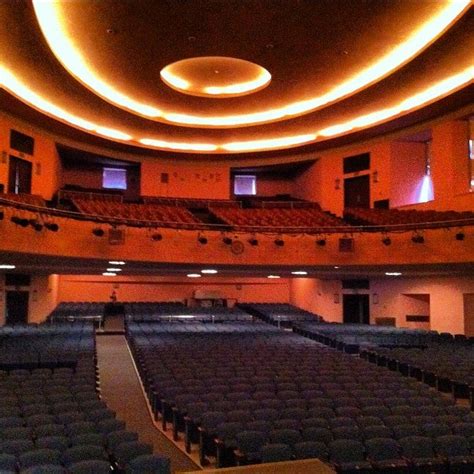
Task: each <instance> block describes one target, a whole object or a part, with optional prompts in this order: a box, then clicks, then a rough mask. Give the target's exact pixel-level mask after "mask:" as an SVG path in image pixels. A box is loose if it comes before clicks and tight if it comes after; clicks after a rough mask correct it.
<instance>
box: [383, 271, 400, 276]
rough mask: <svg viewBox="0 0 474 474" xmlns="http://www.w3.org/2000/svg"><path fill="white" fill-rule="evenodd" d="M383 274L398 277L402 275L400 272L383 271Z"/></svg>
mask: <svg viewBox="0 0 474 474" xmlns="http://www.w3.org/2000/svg"><path fill="white" fill-rule="evenodd" d="M385 275H387V276H395V277H398V276H400V275H402V272H385Z"/></svg>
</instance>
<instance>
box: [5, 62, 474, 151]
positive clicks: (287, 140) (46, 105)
mask: <svg viewBox="0 0 474 474" xmlns="http://www.w3.org/2000/svg"><path fill="white" fill-rule="evenodd" d="M473 82H474V66H470V67H468V68H467V69H465V70H463V71H461V72H459V73H457V74H455V75H453V76H450V77H448V78H446V79H444V80H442V81H440V82H438V83H436V84H434V85H432V86H431V87H428V88H427V89H425V90H423V91H422V92H419V93H418V94H415V95H413V96H411V97H409V98H407V99H405V100H403V101H402V102H401V103H399V104H398V105H396V106H394V107H389V108H387V109H381V110H378V111H376V112H372V113H370V114H367V115H362V116H359V117H357V118H355V119H352V120H349V121H348V122H344V123H341V124H336V125H332V126H330V127H326V128H324V129H322V130H319V131H316V132H314V133H309V134H305V135H295V136H287V137H278V138H267V139H263V140H253V141H241V142H231V143H223V144H204V143H186V142H169V141H167V140H163V139H155V138H134V137H132V136H130V135H128V134H127V133H124V132H122V131H120V130H114V129H110V128H107V127H103V126H99V125H97V124H93V123H91V122H89V121H87V120H84V119H82V118H81V117H78V116H76V115H72V114H70V113H69V112H66V111H65V110H63V109H61V108H60V107H58V106H56V105H54V104H53V103H51V102H49V101H48V100H46V99H44V98H43V97H41V96H40V95H38V94H36V93H35V92H34V91H32V90H31V89H30V88H29V87H28V86H26V85H25V84H23V83H22V82H21V81H20V80H19V79H17V78H16V77H15V75H14V74H13V73H12V72H10V71H9V70H7V69H6V68H5V67H3V66H2V65H1V64H0V87H3V88H4V89H5V90H7V91H8V92H10V93H12V94H13V95H14V96H16V97H18V98H19V99H20V100H22V101H23V102H26V103H27V104H28V105H30V106H32V107H34V108H35V109H37V110H40V111H41V112H44V113H45V114H47V115H50V116H52V117H54V118H56V119H59V120H61V121H63V122H65V123H67V124H69V125H72V126H75V127H77V128H80V129H83V130H86V131H88V132H91V133H95V134H97V135H100V136H104V137H107V138H109V139H111V140H114V141H121V142H131V143H133V144H135V145H137V146H139V145H146V146H148V147H150V148H157V149H160V150H175V151H181V152H198V153H205V152H220V153H222V152H233V153H239V152H252V151H263V150H272V149H284V148H290V147H294V146H298V145H304V144H309V143H312V142H315V141H317V140H318V139H319V140H321V141H322V140H324V139H326V138H331V137H335V136H339V135H344V134H347V133H350V132H353V131H356V130H361V129H364V128H368V127H370V126H374V125H378V124H380V123H382V122H386V121H388V120H391V119H393V118H396V117H397V116H400V115H403V114H406V113H408V112H411V111H413V110H415V109H418V108H420V107H423V106H425V105H428V104H429V103H431V102H434V101H436V100H438V99H440V98H442V97H444V96H447V95H448V94H450V93H453V92H455V91H457V90H459V89H461V88H462V87H465V86H467V85H468V84H471V83H473Z"/></svg>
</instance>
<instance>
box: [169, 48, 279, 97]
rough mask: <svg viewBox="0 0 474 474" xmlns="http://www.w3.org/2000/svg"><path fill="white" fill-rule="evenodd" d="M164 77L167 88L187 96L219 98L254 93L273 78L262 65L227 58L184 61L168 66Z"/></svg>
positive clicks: (207, 57) (217, 57)
mask: <svg viewBox="0 0 474 474" xmlns="http://www.w3.org/2000/svg"><path fill="white" fill-rule="evenodd" d="M160 75H161V79H162V80H163V82H164V83H165V84H166V85H168V86H169V87H171V88H172V89H175V90H177V91H179V92H182V93H183V94H189V95H195V96H200V97H212V98H216V99H224V98H227V97H237V96H241V95H247V94H252V93H254V92H257V91H259V90H261V89H263V88H264V87H266V86H268V84H269V83H270V80H271V78H272V76H271V74H270V73H269V72H268V71H267V70H266V69H265V68H263V67H262V66H259V65H258V64H255V63H252V62H250V61H245V60H243V59H238V58H229V57H225V56H202V57H197V58H188V59H183V60H181V61H177V62H175V63H172V64H168V66H165V67H164V68H163V69H162V70H161V72H160Z"/></svg>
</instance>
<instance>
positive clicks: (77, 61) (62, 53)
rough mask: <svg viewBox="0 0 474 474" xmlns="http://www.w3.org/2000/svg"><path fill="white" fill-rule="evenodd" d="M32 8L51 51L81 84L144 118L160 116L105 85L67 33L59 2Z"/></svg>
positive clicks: (47, 1) (154, 108)
mask: <svg viewBox="0 0 474 474" xmlns="http://www.w3.org/2000/svg"><path fill="white" fill-rule="evenodd" d="M33 7H34V10H35V14H36V18H37V20H38V23H39V25H40V28H41V31H42V32H43V35H44V37H45V38H46V41H47V42H48V45H49V47H50V48H51V51H53V53H54V55H55V56H56V58H57V59H58V60H59V61H60V62H61V64H62V65H63V66H64V67H65V68H66V69H67V70H68V71H69V73H70V74H72V75H73V76H74V77H76V79H78V80H79V81H80V82H82V84H84V85H86V86H87V87H89V88H90V89H92V90H93V91H94V92H95V93H96V94H98V95H100V96H101V97H102V98H104V99H106V100H108V101H109V102H112V103H113V104H114V105H117V106H118V107H122V108H124V109H127V110H129V111H132V112H135V113H138V114H140V115H144V116H146V117H152V118H154V117H159V116H160V115H161V111H160V110H159V109H157V108H156V107H152V106H150V105H148V104H143V103H141V102H138V101H136V100H134V99H132V98H131V97H129V96H127V95H126V94H123V93H122V92H121V91H119V90H117V89H115V88H114V87H112V86H111V85H110V84H107V83H106V82H105V81H104V80H103V79H102V78H101V77H100V76H99V75H98V74H97V73H96V72H95V71H93V70H92V68H91V67H90V66H89V61H88V60H87V59H86V58H85V57H84V56H83V55H82V54H81V52H80V51H79V49H78V48H76V46H75V43H74V39H73V38H71V37H70V36H69V35H68V34H67V32H66V21H65V18H64V15H63V14H62V12H61V5H59V4H58V3H56V1H54V0H53V1H49V0H46V1H45V0H40V1H34V2H33Z"/></svg>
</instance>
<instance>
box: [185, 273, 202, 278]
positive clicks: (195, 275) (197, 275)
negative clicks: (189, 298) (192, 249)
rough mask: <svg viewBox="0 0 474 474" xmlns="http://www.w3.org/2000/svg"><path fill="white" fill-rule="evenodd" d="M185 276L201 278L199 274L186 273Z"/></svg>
mask: <svg viewBox="0 0 474 474" xmlns="http://www.w3.org/2000/svg"><path fill="white" fill-rule="evenodd" d="M186 276H187V277H188V278H201V276H202V275H201V274H199V273H188V274H187V275H186Z"/></svg>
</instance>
